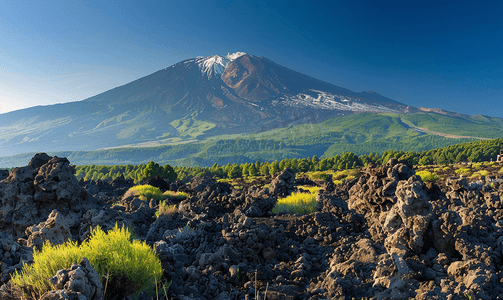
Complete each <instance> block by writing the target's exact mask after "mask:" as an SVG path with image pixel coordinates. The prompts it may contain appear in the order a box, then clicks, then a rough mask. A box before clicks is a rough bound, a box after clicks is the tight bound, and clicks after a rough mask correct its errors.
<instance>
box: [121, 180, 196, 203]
mask: <svg viewBox="0 0 503 300" xmlns="http://www.w3.org/2000/svg"><path fill="white" fill-rule="evenodd" d="M126 193H133V194H134V195H137V196H138V197H139V198H140V199H141V200H143V201H148V200H149V199H154V200H156V201H157V202H159V201H161V200H166V199H171V200H184V199H186V198H188V197H189V195H188V194H187V193H184V192H173V191H165V192H164V193H163V192H162V191H161V190H160V189H159V188H157V187H154V186H151V185H148V184H144V185H136V186H133V187H132V188H130V189H129V190H128V191H127V192H126Z"/></svg>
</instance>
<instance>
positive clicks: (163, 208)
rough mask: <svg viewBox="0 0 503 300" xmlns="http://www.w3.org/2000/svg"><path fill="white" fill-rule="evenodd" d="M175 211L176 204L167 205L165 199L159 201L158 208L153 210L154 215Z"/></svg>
mask: <svg viewBox="0 0 503 300" xmlns="http://www.w3.org/2000/svg"><path fill="white" fill-rule="evenodd" d="M174 212H176V205H169V204H167V203H166V201H161V202H159V209H158V210H157V211H156V212H155V216H156V217H158V218H159V216H160V215H169V214H172V213H174Z"/></svg>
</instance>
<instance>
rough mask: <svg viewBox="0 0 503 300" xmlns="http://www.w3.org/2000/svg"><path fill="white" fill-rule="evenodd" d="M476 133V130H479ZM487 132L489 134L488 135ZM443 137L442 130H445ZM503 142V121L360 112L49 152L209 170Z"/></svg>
mask: <svg viewBox="0 0 503 300" xmlns="http://www.w3.org/2000/svg"><path fill="white" fill-rule="evenodd" d="M411 120H413V121H414V122H415V121H417V120H426V121H424V122H423V123H421V126H425V127H431V126H432V125H434V124H436V123H444V124H447V123H452V122H457V123H458V130H459V131H460V132H461V133H463V135H467V134H466V133H469V132H470V133H471V134H473V135H471V136H472V138H464V139H457V138H446V137H442V136H438V135H431V134H427V133H425V132H423V131H418V130H416V129H415V128H414V127H411V126H410V125H408V123H409V122H412V121H411ZM477 128H478V129H479V130H478V131H477ZM488 128H491V130H489V131H488V130H487V129H488ZM444 132H445V131H444ZM483 134H487V135H488V137H489V138H501V137H503V120H501V119H497V118H496V119H494V118H493V119H489V118H487V119H485V120H484V119H480V118H479V117H475V116H474V117H473V118H472V119H471V120H470V119H459V118H455V117H450V116H443V115H436V114H430V113H419V114H410V115H400V114H376V113H363V114H353V115H348V116H340V117H335V118H332V119H329V120H326V121H324V122H322V123H318V124H301V125H297V126H288V127H286V128H278V129H273V130H268V131H264V132H260V133H253V134H233V135H220V136H214V137H210V138H207V139H205V140H203V141H198V142H192V143H179V144H170V145H163V146H157V147H130V148H127V147H121V148H113V149H105V150H97V151H63V152H51V153H50V154H51V155H57V156H64V157H68V159H70V161H71V162H72V163H74V164H78V165H83V164H138V163H147V162H148V161H151V160H153V161H156V162H158V163H161V164H166V163H169V164H172V165H180V166H211V165H213V164H214V163H218V164H220V165H225V164H227V163H244V162H255V161H256V160H257V159H258V160H260V161H264V160H268V161H274V160H281V159H283V158H294V157H297V158H304V157H310V156H313V155H317V156H318V157H332V156H334V155H336V154H340V153H342V152H353V153H355V154H358V155H360V154H368V153H370V152H373V153H383V152H384V151H386V150H397V151H398V150H401V151H422V150H429V149H434V148H439V147H443V146H447V145H453V144H458V143H463V142H468V141H475V140H478V139H479V138H480V135H483ZM32 156H33V153H31V154H22V155H17V156H10V157H1V158H0V167H12V166H21V165H25V164H26V163H27V162H28V161H29V160H30V158H31V157H32Z"/></svg>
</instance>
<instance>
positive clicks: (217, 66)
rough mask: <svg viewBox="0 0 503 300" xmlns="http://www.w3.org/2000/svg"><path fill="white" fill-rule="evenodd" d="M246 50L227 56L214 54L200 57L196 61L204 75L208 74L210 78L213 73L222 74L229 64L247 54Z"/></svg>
mask: <svg viewBox="0 0 503 300" xmlns="http://www.w3.org/2000/svg"><path fill="white" fill-rule="evenodd" d="M245 54H246V53H244V52H236V53H232V54H227V55H226V56H221V55H212V56H208V57H198V58H197V59H196V61H195V62H196V63H197V65H198V66H199V69H200V70H201V73H203V75H206V76H208V79H209V78H211V77H212V76H213V75H215V76H217V75H222V73H223V72H224V70H225V67H227V65H228V64H229V63H230V62H231V61H233V60H235V59H236V58H238V57H240V56H243V55H245Z"/></svg>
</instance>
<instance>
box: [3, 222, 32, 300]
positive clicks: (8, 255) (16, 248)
mask: <svg viewBox="0 0 503 300" xmlns="http://www.w3.org/2000/svg"><path fill="white" fill-rule="evenodd" d="M31 262H33V249H32V248H29V247H25V246H24V245H21V244H19V243H18V242H15V241H14V240H13V238H12V235H10V234H6V233H4V232H2V231H0V281H1V282H7V281H9V279H10V274H11V273H12V272H14V271H15V270H21V268H22V267H23V263H31ZM0 299H1V298H0Z"/></svg>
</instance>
